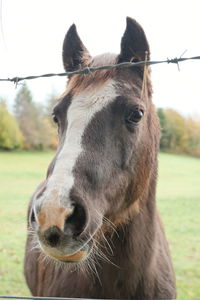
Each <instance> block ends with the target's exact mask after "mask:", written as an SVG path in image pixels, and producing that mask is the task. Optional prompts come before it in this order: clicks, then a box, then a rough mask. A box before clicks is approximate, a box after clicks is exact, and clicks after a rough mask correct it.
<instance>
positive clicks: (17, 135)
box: [0, 102, 24, 150]
mask: <svg viewBox="0 0 200 300" xmlns="http://www.w3.org/2000/svg"><path fill="white" fill-rule="evenodd" d="M23 139H24V138H23V135H22V133H21V131H20V129H19V126H18V124H17V121H16V120H15V117H14V116H13V115H11V114H10V113H9V112H8V110H7V107H6V105H5V103H3V102H0V149H5V150H13V149H18V148H21V147H22V145H23Z"/></svg>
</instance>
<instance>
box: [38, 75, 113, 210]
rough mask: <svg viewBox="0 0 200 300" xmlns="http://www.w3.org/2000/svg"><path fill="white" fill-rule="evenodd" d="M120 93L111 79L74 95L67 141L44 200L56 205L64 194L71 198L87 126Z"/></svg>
mask: <svg viewBox="0 0 200 300" xmlns="http://www.w3.org/2000/svg"><path fill="white" fill-rule="evenodd" d="M116 96H117V93H116V90H115V82H114V81H113V80H108V81H107V82H106V83H104V84H103V86H99V87H98V86H97V87H92V86H91V87H88V88H87V89H85V90H84V91H82V92H80V93H79V94H77V95H76V96H74V98H73V99H72V101H71V104H70V106H69V109H68V112H67V121H68V127H67V131H66V136H65V139H64V144H63V147H62V149H61V151H60V153H59V155H58V157H57V159H56V163H55V166H54V170H53V173H52V175H51V176H50V178H49V179H48V184H47V188H46V191H45V193H44V194H43V196H42V199H41V201H44V202H46V201H48V202H51V201H52V202H54V205H55V202H57V203H58V202H60V200H61V199H62V198H63V197H65V198H68V197H69V192H70V190H71V188H72V187H73V184H74V176H73V172H72V171H73V168H74V166H75V164H76V161H77V158H78V157H79V155H80V154H81V152H82V151H83V149H82V143H81V141H82V136H83V134H84V131H85V128H86V127H87V125H88V124H89V122H90V121H91V119H92V118H93V116H94V115H95V114H96V113H97V112H99V111H101V110H102V109H103V108H104V107H106V106H107V105H108V104H110V103H111V102H112V101H114V99H115V98H116ZM52 204H53V203H52Z"/></svg>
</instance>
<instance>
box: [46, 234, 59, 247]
mask: <svg viewBox="0 0 200 300" xmlns="http://www.w3.org/2000/svg"><path fill="white" fill-rule="evenodd" d="M59 241H60V236H59V235H58V234H57V233H52V234H51V235H50V236H49V237H48V244H49V245H50V246H51V247H55V246H57V245H58V243H59Z"/></svg>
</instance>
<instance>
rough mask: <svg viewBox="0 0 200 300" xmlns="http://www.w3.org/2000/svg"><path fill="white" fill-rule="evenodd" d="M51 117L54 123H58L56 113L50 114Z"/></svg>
mask: <svg viewBox="0 0 200 300" xmlns="http://www.w3.org/2000/svg"><path fill="white" fill-rule="evenodd" d="M52 119H53V121H54V123H56V124H57V123H58V118H57V117H56V115H54V114H52Z"/></svg>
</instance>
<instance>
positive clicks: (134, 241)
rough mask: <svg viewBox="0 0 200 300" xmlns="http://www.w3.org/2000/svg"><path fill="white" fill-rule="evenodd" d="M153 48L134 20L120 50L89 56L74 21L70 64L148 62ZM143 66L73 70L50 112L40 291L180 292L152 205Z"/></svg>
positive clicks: (39, 241) (38, 220)
mask: <svg viewBox="0 0 200 300" xmlns="http://www.w3.org/2000/svg"><path fill="white" fill-rule="evenodd" d="M149 52H150V51H149V45H148V42H147V39H146V36H145V33H144V31H143V29H142V28H141V26H140V25H139V24H138V23H137V22H136V21H134V20H132V19H131V18H127V26H126V30H125V33H124V35H123V37H122V41H121V53H120V54H119V55H111V54H104V55H100V56H97V57H91V56H90V54H89V52H88V51H87V49H86V48H85V46H84V45H83V43H82V42H81V40H80V38H79V36H78V34H77V31H76V27H75V25H72V26H71V27H70V29H69V31H68V32H67V34H66V37H65V39H64V44H63V63H64V67H65V70H66V71H73V70H77V69H79V68H80V67H86V66H89V67H90V66H91V67H94V66H102V65H105V64H115V63H120V62H127V61H141V60H145V55H146V58H147V59H149ZM145 53H148V55H147V54H145ZM144 69H145V68H144V67H131V68H115V69H112V70H101V71H96V72H95V73H92V74H88V75H80V74H79V75H78V74H76V75H72V76H69V81H68V84H67V89H66V92H65V93H64V94H63V96H62V97H61V99H60V101H59V103H58V104H57V105H56V107H55V108H54V111H53V118H54V121H55V122H56V123H57V124H58V132H59V146H58V150H57V153H56V155H55V157H54V159H53V161H52V162H51V164H50V166H49V169H48V172H47V178H46V180H45V181H44V182H43V183H42V184H41V185H40V186H39V187H38V188H37V190H36V192H35V193H34V195H33V198H32V201H31V203H30V205H29V213H28V215H29V218H28V219H29V221H28V227H29V230H31V232H29V234H28V239H27V245H26V255H25V276H26V280H27V283H28V286H29V288H30V290H31V292H32V294H33V295H35V296H58V297H59V296H60V297H61V296H62V297H84V298H111V299H148V300H150V299H154V300H155V299H166V298H168V299H172V298H175V296H176V289H175V277H174V272H173V267H172V264H171V259H170V254H169V250H168V245H167V241H166V238H165V234H164V231H163V227H162V223H161V221H160V218H159V214H158V211H157V208H156V203H155V193H156V178H157V155H158V151H159V122H158V118H157V115H156V111H155V108H154V105H153V104H152V100H151V96H152V87H151V81H150V71H149V70H148V68H147V69H145V72H144ZM144 75H145V76H144ZM144 78H145V85H144V84H143V83H144V80H143V79H144ZM144 87H145V89H144ZM45 258H46V259H45ZM56 262H57V263H56ZM58 262H59V263H58Z"/></svg>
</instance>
